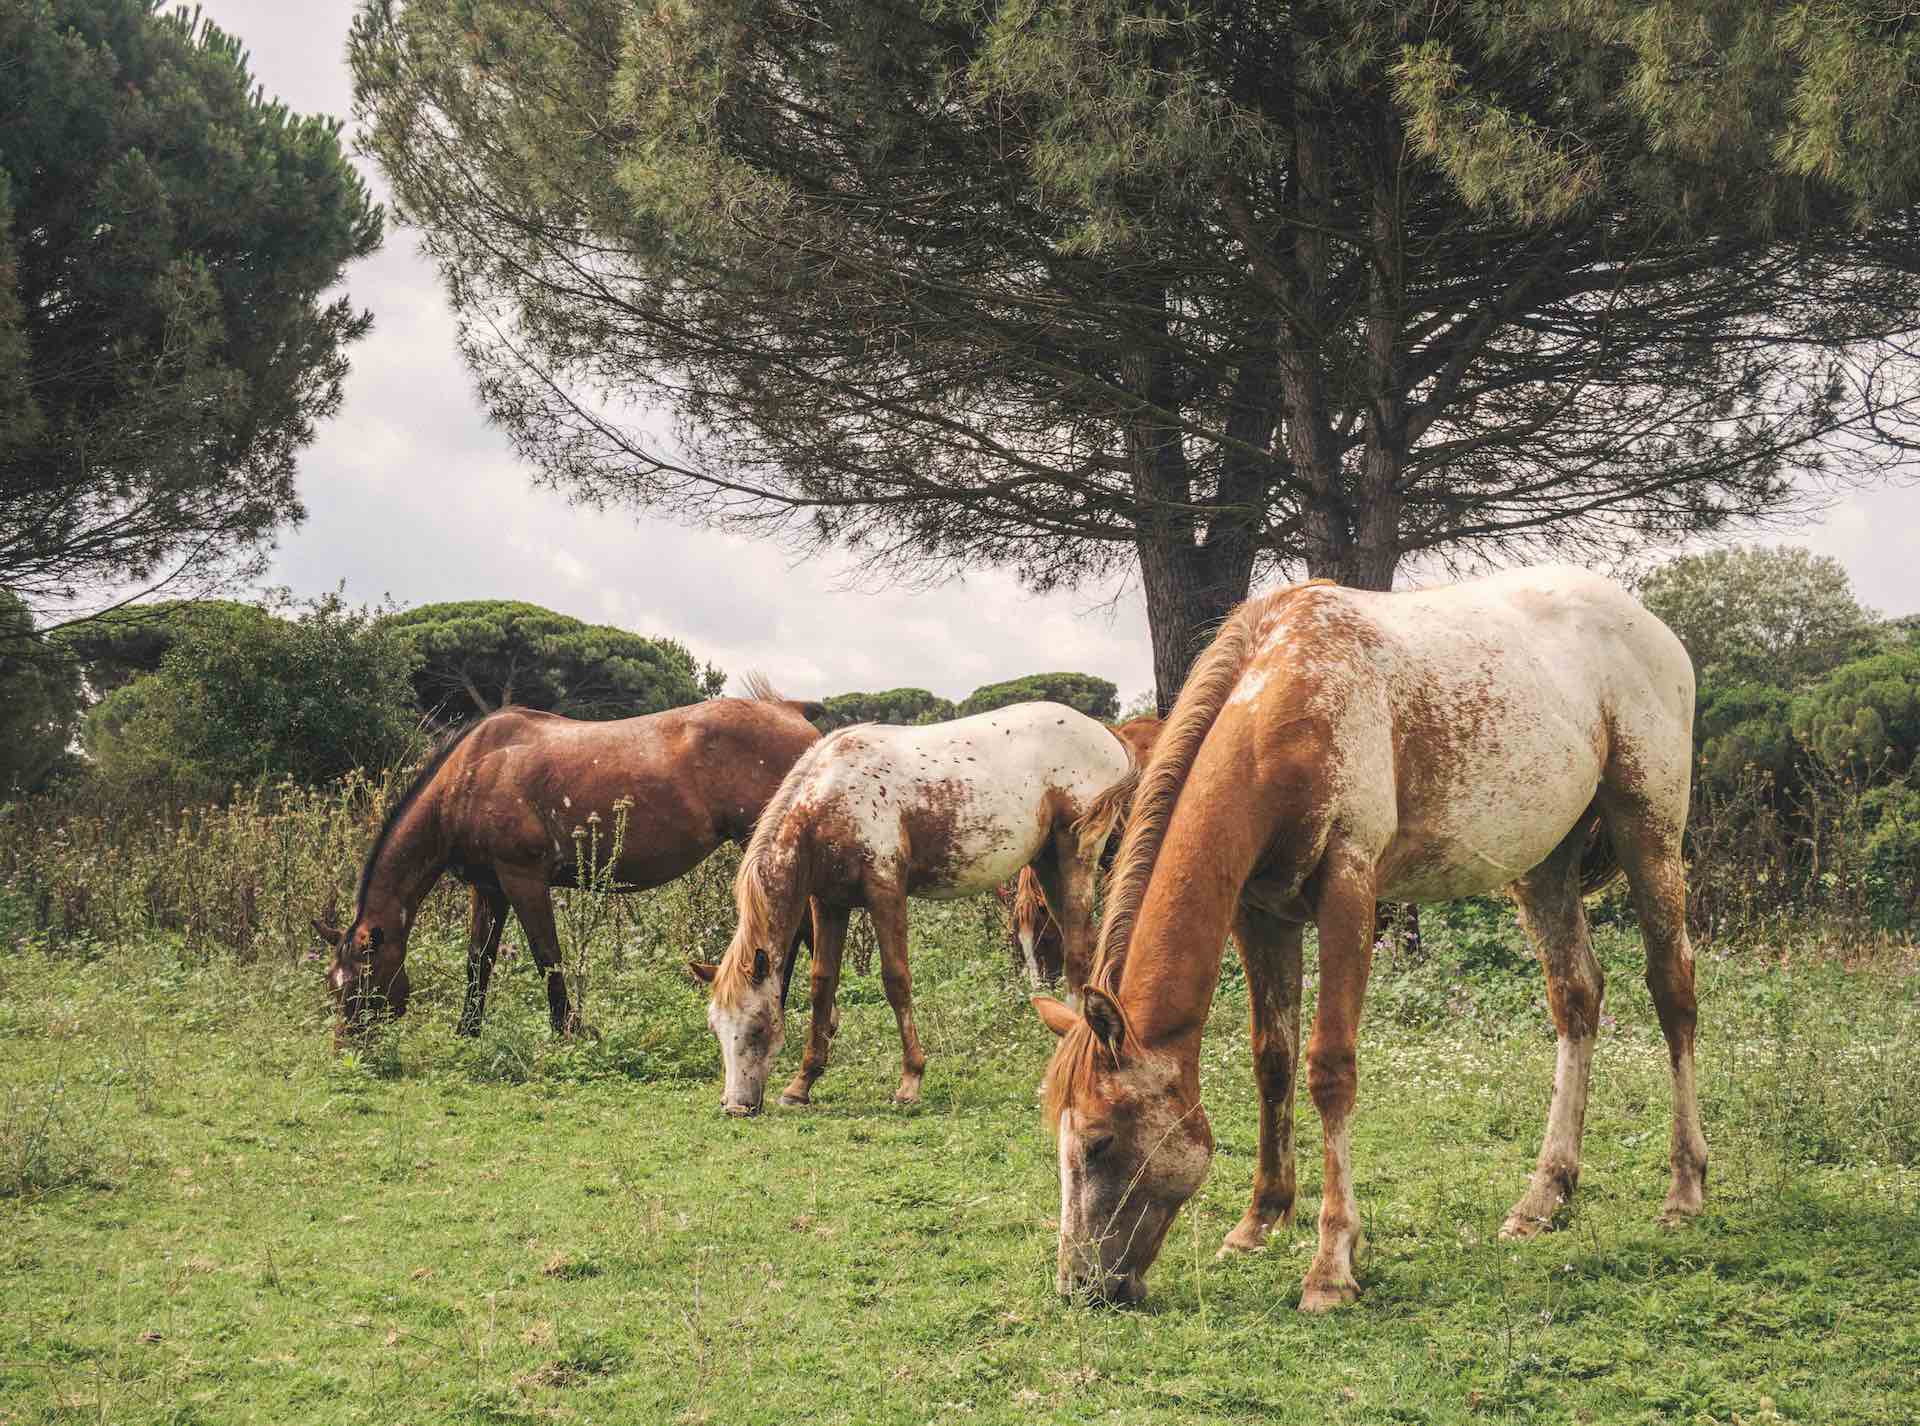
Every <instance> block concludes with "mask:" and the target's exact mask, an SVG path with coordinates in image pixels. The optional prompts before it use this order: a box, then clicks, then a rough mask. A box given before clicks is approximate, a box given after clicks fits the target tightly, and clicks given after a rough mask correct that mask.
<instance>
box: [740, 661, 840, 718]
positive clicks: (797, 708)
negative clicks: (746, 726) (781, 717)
mask: <svg viewBox="0 0 1920 1426" xmlns="http://www.w3.org/2000/svg"><path fill="white" fill-rule="evenodd" d="M745 682H746V685H747V697H749V698H751V699H752V700H753V701H754V702H756V703H784V704H786V705H787V707H789V708H791V709H793V711H794V712H796V713H798V714H799V715H800V716H801V717H802V718H805V719H806V720H807V721H808V722H812V721H813V720H814V719H815V718H824V717H826V716H827V705H826V704H824V703H815V702H813V701H812V700H811V699H805V698H782V697H781V696H780V695H779V694H778V693H776V692H775V691H774V687H773V684H772V683H771V682H770V681H769V680H768V678H767V676H766V675H765V674H764V673H761V672H759V671H758V670H756V671H754V672H752V673H749V674H747V675H746V678H745Z"/></svg>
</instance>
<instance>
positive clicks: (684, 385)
mask: <svg viewBox="0 0 1920 1426" xmlns="http://www.w3.org/2000/svg"><path fill="white" fill-rule="evenodd" d="M1701 4H1702V6H1703V7H1704V8H1706V9H1708V10H1710V11H1713V12H1714V15H1713V18H1714V19H1715V20H1716V21H1717V22H1718V21H1720V20H1721V18H1722V17H1721V16H1720V15H1719V11H1720V10H1721V9H1729V10H1732V9H1737V8H1738V7H1717V6H1713V5H1708V4H1706V0H1701ZM1580 8H1581V11H1582V18H1581V20H1580V22H1579V23H1578V24H1575V23H1573V22H1570V21H1567V20H1564V19H1562V18H1561V17H1562V16H1563V14H1565V13H1566V11H1567V7H1565V6H1562V5H1556V4H1545V3H1541V4H1519V5H1504V4H1503V5H1490V6H1440V7H1434V6H1414V5H1381V4H1377V3H1372V0H1324V3H1315V4H1310V5H1291V6H1245V5H1226V4H1212V3H1203V4H1196V5H1191V6H1186V7H1173V8H1171V9H1170V8H1168V7H1165V6H1161V5H1157V4H1153V5H1150V4H1145V3H1131V0H1040V3H1017V4H1015V3H1004V4H1003V3H997V0H996V2H995V3H979V4H953V3H947V0H925V3H915V0H892V2H891V3H888V4H886V5H885V6H883V7H881V8H880V9H879V10H876V8H875V7H874V6H873V5H872V4H870V3H868V0H826V3H804V4H802V3H795V0H686V3H680V4H675V5H670V6H640V7H635V6H632V5H629V4H626V3H624V0H569V3H568V4H566V5H564V6H561V7H552V6H541V7H529V6H526V5H523V4H519V3H515V0H371V2H370V3H369V4H367V5H366V6H365V7H364V9H363V10H362V12H361V16H360V19H359V21H358V22H357V23H356V26H355V29H354V35H353V40H352V47H351V53H352V61H353V65H354V71H355V80H356V102H357V106H358V112H359V113H360V114H361V115H362V116H363V117H364V118H365V120H366V122H367V134H368V140H367V141H368V144H369V147H370V149H371V151H372V152H373V154H374V155H375V157H376V158H377V159H378V161H379V162H380V164H381V165H382V167H383V169H384V170H385V172H386V173H387V175H388V177H389V179H390V180H391V182H392V183H393V185H394V190H395V192H396V194H397V195H398V196H399V199H400V202H401V203H402V205H403V207H404V211H405V212H406V214H407V217H408V219H409V221H411V222H413V223H415V224H417V225H418V226H419V228H420V230H421V233H422V238H423V241H424V243H425V245H426V248H427V250H428V252H429V253H430V254H431V255H432V256H433V258H434V259H435V260H436V261H437V262H438V264H439V266H440V268H441V272H442V275H443V279H444V281H445V283H446V285H447V289H448V291H449V294H450V296H451V297H452V299H453V302H454V304H455V305H456V307H457V308H459V309H460V310H461V311H462V312H463V313H465V314H468V315H469V317H470V318H471V319H472V320H470V321H469V322H468V323H467V324H466V326H465V329H464V331H465V338H466V340H465V354H466V356H467V358H468V361H469V362H470V364H471V365H472V367H473V369H474V371H475V373H476V376H477V379H478V383H479V389H480V393H481V396H482V398H483V400H484V401H485V403H486V405H487V407H488V409H489V411H490V412H491V414H492V415H493V416H494V417H495V419H497V420H498V421H499V422H500V423H501V424H502V426H503V427H504V428H505V429H506V430H507V431H509V432H510V433H511V434H512V436H513V437H514V439H515V441H516V443H517V444H518V446H519V448H520V449H521V451H522V452H523V453H524V454H525V455H527V456H529V457H530V458H532V459H533V460H535V461H536V462H538V464H539V465H540V466H541V468H542V469H543V471H544V472H545V473H546V474H547V476H548V478H550V479H551V480H553V481H554V482H556V483H557V484H560V485H562V486H565V487H567V488H569V489H571V490H573V491H575V492H577V493H578V494H580V495H582V496H584V497H585V498H588V499H594V500H614V501H635V502H641V503H649V504H668V505H671V506H672V507H673V508H675V509H676V510H678V511H680V512H682V513H685V512H688V511H691V512H694V513H696V514H705V515H707V516H709V517H711V518H713V519H723V520H725V519H744V520H748V521H753V520H761V521H774V522H783V523H787V524H788V528H790V529H791V530H793V531H794V532H795V533H798V534H803V535H804V536H806V537H810V538H813V539H816V540H820V541H842V540H844V541H848V542H852V543H854V544H856V546H857V547H858V548H860V549H861V550H863V551H864V552H865V553H866V554H867V555H868V556H869V557H870V558H872V559H874V560H877V561H879V562H882V563H889V562H890V563H891V564H892V566H893V567H894V568H896V569H901V570H905V571H908V572H910V573H911V575H913V576H914V577H925V576H926V575H927V574H928V572H929V570H931V571H933V572H934V573H938V572H941V571H943V570H950V569H953V568H959V567H965V566H968V565H971V564H974V563H977V562H982V561H998V562H1004V563H1008V564H1011V565H1014V566H1016V567H1017V568H1018V569H1019V570H1020V571H1021V573H1022V574H1023V575H1024V576H1025V577H1026V578H1027V579H1028V580H1029V581H1031V582H1033V583H1035V584H1038V585H1043V586H1044V585H1052V584H1066V583H1072V582H1074V581H1077V580H1082V579H1086V578H1091V577H1098V576H1103V575H1107V574H1110V573H1112V572H1114V571H1115V570H1117V569H1119V568H1121V567H1122V566H1123V565H1125V564H1127V563H1130V562H1132V561H1135V560H1137V561H1138V563H1139V570H1140V574H1141V578H1142V583H1143V587H1144V589H1145V593H1146V598H1147V604H1148V611H1149V617H1150V624H1151V628H1152V635H1153V640H1154V655H1155V672H1156V677H1157V681H1158V684H1159V693H1160V696H1161V701H1162V702H1163V703H1164V702H1165V701H1167V700H1168V699H1170V698H1171V696H1172V692H1173V690H1174V689H1176V688H1177V687H1178V685H1179V683H1180V681H1181V679H1182V677H1183V676H1184V673H1185V670H1186V666H1187V663H1188V661H1189V660H1190V658H1191V657H1192V654H1193V652H1194V650H1195V647H1196V646H1197V644H1198V642H1199V641H1200V640H1201V639H1202V638H1203V637H1204V631H1205V629H1206V628H1207V627H1208V626H1209V625H1210V623H1211V622H1212V621H1213V620H1216V619H1217V618H1219V617H1220V616H1221V615H1222V614H1224V613H1225V612H1226V610H1227V609H1228V608H1229V607H1230V606H1231V605H1232V604H1234V603H1235V602H1237V601H1238V600H1239V599H1240V598H1242V597H1244V595H1245V594H1246V592H1247V590H1248V588H1249V585H1250V582H1251V581H1252V580H1253V579H1254V578H1256V577H1258V576H1260V575H1262V574H1268V575H1271V574H1278V573H1286V574H1297V573H1299V572H1300V571H1301V570H1303V569H1304V570H1305V571H1306V572H1308V573H1311V574H1315V575H1328V576H1333V577H1336V578H1338V579H1340V580H1342V581H1343V582H1347V583H1354V584H1359V585H1362V586H1365V587H1370V588H1386V587H1388V586H1389V585H1390V584H1391V582H1392V579H1393V576H1394V573H1395V571H1396V570H1397V569H1398V568H1399V566H1400V563H1401V561H1402V560H1403V559H1404V558H1406V557H1407V556H1409V555H1416V554H1418V555H1424V556H1426V557H1427V558H1428V559H1429V560H1430V561H1437V562H1439V563H1442V564H1449V563H1450V564H1456V565H1472V564H1475V563H1477V562H1481V561H1485V560H1489V559H1493V558H1508V557H1512V556H1514V555H1517V554H1529V553H1539V552H1554V551H1571V552H1573V553H1574V554H1576V555H1580V556H1588V555H1591V554H1592V553H1593V552H1594V551H1595V550H1616V551H1617V550H1622V549H1626V550H1632V549H1637V548H1639V547H1641V546H1642V545H1643V544H1644V542H1645V541H1646V540H1647V539H1648V538H1653V539H1657V540H1667V539H1677V538H1686V537H1691V536H1694V535H1696V534H1698V533H1700V532H1703V531H1708V530H1714V529H1719V528H1723V527H1725V526H1727V525H1728V524H1729V523H1731V522H1735V521H1738V520H1740V519H1742V518H1744V517H1749V516H1753V515H1756V514H1768V513H1774V514H1777V513H1781V512H1783V511H1790V510H1792V509H1794V508H1796V506H1797V504H1798V503H1799V500H1800V497H1799V495H1798V493H1797V490H1796V486H1795V481H1794V478H1795V476H1797V475H1799V474H1802V473H1804V472H1808V471H1814V470H1818V471H1820V472H1821V473H1822V474H1823V475H1826V476H1828V477H1840V476H1845V475H1848V474H1852V475H1862V476H1864V475H1867V474H1872V473H1875V472H1877V471H1878V470H1879V469H1880V468H1881V467H1882V466H1883V465H1884V464H1886V463H1887V461H1888V460H1889V459H1890V457H1889V456H1888V454H1887V448H1886V446H1884V445H1878V446H1876V445H1872V444H1869V443H1865V442H1852V441H1848V440H1846V439H1843V438H1842V433H1843V432H1844V431H1845V430H1846V429H1847V428H1848V427H1849V426H1850V425H1856V424H1858V423H1860V422H1862V421H1863V420H1864V419H1865V418H1866V416H1867V415H1868V414H1869V413H1870V414H1871V415H1872V416H1873V417H1874V418H1875V419H1876V420H1877V422H1878V428H1879V429H1880V430H1882V431H1888V432H1892V431H1896V430H1897V429H1898V428H1899V427H1900V425H1901V412H1900V410H1899V407H1900V406H1901V403H1902V401H1903V400H1904V399H1905V397H1906V396H1907V395H1909V394H1910V393H1907V392H1905V391H1904V389H1903V388H1902V387H1901V385H1900V383H1901V381H1902V380H1903V379H1904V376H1903V373H1904V372H1905V367H1904V366H1902V365H1901V364H1900V363H1899V362H1897V361H1896V362H1893V363H1890V364H1882V363H1881V362H1879V361H1878V358H1879V357H1881V356H1883V355H1887V354H1889V351H1888V347H1887V345H1886V344H1888V343H1890V342H1892V341H1894V340H1895V339H1896V337H1897V334H1898V333H1899V332H1900V331H1901V329H1903V327H1904V326H1905V325H1906V324H1907V319H1906V316H1905V314H1906V313H1909V312H1911V311H1912V310H1914V309H1915V308H1916V307H1917V306H1920V296H1917V295H1916V289H1917V288H1920V283H1916V280H1915V276H1914V270H1913V268H1912V267H1910V266H1909V263H1908V260H1909V258H1910V257H1911V253H1910V251H1908V250H1907V248H1906V247H1904V246H1903V241H1904V238H1905V230H1904V228H1902V227H1901V226H1900V225H1898V224H1890V225H1888V230H1886V231H1882V230H1880V229H1874V230H1872V231H1869V232H1866V233H1863V232H1862V231H1861V229H1860V228H1859V227H1858V225H1857V224H1856V223H1855V222H1854V217H1855V213H1854V209H1853V203H1852V201H1851V198H1850V196H1849V195H1848V194H1847V193H1846V192H1845V191H1844V190H1842V189H1836V188H1834V187H1833V186H1831V185H1830V184H1828V183H1827V182H1826V181H1825V179H1824V177H1823V173H1822V170H1821V169H1820V168H1819V167H1818V166H1817V165H1816V166H1814V167H1812V168H1807V167H1805V166H1804V165H1801V166H1788V167H1786V168H1783V167H1782V166H1781V165H1780V164H1778V163H1776V162H1775V161H1774V159H1773V156H1772V153H1771V150H1770V147H1769V144H1770V141H1771V135H1770V133H1769V132H1762V129H1763V128H1764V126H1763V125H1762V126H1758V127H1756V126H1749V127H1748V128H1746V129H1738V130H1737V131H1735V132H1729V133H1728V134H1727V135H1725V136H1724V139H1723V141H1722V142H1721V143H1719V144H1718V145H1716V146H1702V147H1701V148H1700V149H1699V150H1698V151H1697V152H1696V151H1693V150H1689V151H1688V152H1687V153H1686V155H1685V157H1684V158H1676V157H1675V155H1674V154H1673V152H1672V151H1671V148H1670V139H1671V137H1672V135H1673V133H1677V132H1678V131H1679V130H1680V128H1681V127H1682V125H1681V123H1680V120H1679V119H1678V118H1677V117H1670V116H1668V117H1657V118H1656V117H1653V110H1652V108H1648V109H1646V110H1644V111H1642V110H1636V108H1635V107H1634V103H1633V101H1632V98H1631V96H1629V95H1627V94H1625V93H1623V86H1625V85H1627V84H1628V83H1629V82H1630V81H1631V79H1632V77H1633V76H1634V75H1635V74H1636V72H1637V71H1636V65H1638V64H1640V63H1641V62H1642V60H1643V59H1644V60H1645V62H1646V63H1647V64H1651V63H1652V59H1653V57H1654V51H1655V49H1656V47H1657V42H1658V41H1659V40H1660V38H1661V36H1660V34H1659V33H1658V32H1657V31H1655V30H1650V31H1649V32H1648V33H1646V34H1642V33H1640V32H1638V31H1632V32H1630V31H1629V29H1628V28H1627V26H1626V25H1625V21H1624V19H1623V20H1622V22H1621V23H1620V24H1618V25H1612V26H1611V27H1610V28H1605V29H1604V33H1603V34H1602V40H1603V42H1600V43H1596V42H1594V38H1593V33H1590V32H1592V31H1594V30H1595V27H1597V26H1601V25H1602V24H1603V21H1602V20H1594V21H1593V22H1592V24H1589V23H1588V16H1587V13H1586V12H1587V9H1588V7H1580ZM1591 8H1592V9H1593V10H1594V11H1596V12H1599V13H1600V14H1601V15H1602V16H1603V17H1604V19H1605V20H1607V21H1610V20H1611V19H1612V17H1614V16H1615V15H1617V14H1619V13H1620V12H1622V11H1628V12H1634V11H1638V10H1640V9H1641V8H1642V7H1640V6H1638V5H1631V4H1627V3H1626V0H1621V3H1619V4H1605V3H1603V4H1600V5H1598V6H1595V7H1591ZM1653 8H1655V9H1657V8H1659V7H1653ZM1728 25H1732V26H1733V28H1735V29H1737V30H1738V31H1739V35H1740V37H1741V39H1742V40H1743V42H1745V43H1747V44H1749V45H1750V46H1757V47H1760V48H1762V49H1764V50H1765V54H1764V55H1763V56H1762V59H1763V61H1764V62H1766V63H1775V62H1776V61H1780V59H1781V56H1782V55H1783V54H1784V53H1785V51H1786V50H1787V49H1789V48H1790V47H1791V45H1792V43H1793V41H1792V40H1791V39H1790V38H1789V33H1790V32H1789V31H1788V30H1786V29H1782V30H1781V31H1779V32H1777V33H1776V32H1775V31H1774V30H1771V29H1767V28H1765V27H1763V26H1760V25H1759V22H1757V21H1756V22H1754V23H1751V24H1746V25H1744V26H1742V25H1738V24H1734V22H1732V21H1726V22H1724V23H1716V24H1715V25H1713V26H1709V27H1708V29H1707V33H1708V34H1710V35H1716V36H1717V35H1718V34H1719V33H1720V32H1721V30H1723V29H1725V28H1727V27H1728ZM1583 26H1585V27H1586V28H1582V27H1583ZM1709 48H1710V47H1709ZM1715 58H1716V57H1715V56H1714V55H1713V54H1711V53H1710V54H1709V55H1708V57H1707V59H1708V61H1709V62H1711V61H1713V60H1714V59H1715ZM1678 87H1679V88H1681V89H1682V90H1683V91H1684V86H1678ZM1768 92H1770V93H1771V92H1777V90H1775V91H1768ZM1732 112H1738V113H1742V114H1744V113H1745V112H1747V111H1746V109H1745V108H1744V107H1743V108H1741V109H1740V110H1738V111H1732ZM1730 128H1737V126H1730ZM1516 216H1517V221H1516ZM483 314H484V315H483ZM1783 333H1786V334H1790V337H1791V340H1788V341H1783V340H1782V334H1783ZM603 398H611V399H603ZM633 405H641V406H647V407H649V408H654V409H658V408H662V407H665V408H669V409H672V410H673V411H675V412H676V413H677V415H678V416H679V417H680V429H679V430H678V431H677V432H676V439H675V441H674V442H673V443H672V454H668V453H667V451H666V448H665V447H664V445H663V443H661V442H659V441H657V440H655V439H653V438H651V436H650V435H648V434H645V433H642V432H640V431H638V430H634V429H630V428H628V427H626V426H624V425H623V424H621V422H620V421H619V420H618V419H617V418H616V417H615V416H614V415H613V414H611V413H612V412H614V411H617V410H618V409H620V408H621V407H622V406H633Z"/></svg>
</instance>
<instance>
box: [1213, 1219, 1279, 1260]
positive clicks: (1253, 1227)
mask: <svg viewBox="0 0 1920 1426" xmlns="http://www.w3.org/2000/svg"><path fill="white" fill-rule="evenodd" d="M1272 1231H1273V1230H1272V1229H1271V1228H1270V1227H1267V1226H1265V1225H1263V1224H1260V1223H1252V1224H1248V1223H1242V1224H1240V1226H1239V1227H1237V1228H1235V1229H1234V1230H1233V1231H1232V1232H1231V1233H1229V1234H1227V1236H1226V1238H1225V1239H1224V1240H1222V1242H1221V1244H1220V1251H1219V1252H1217V1253H1215V1254H1214V1255H1213V1258H1214V1261H1215V1262H1221V1261H1224V1260H1225V1259H1227V1258H1231V1257H1236V1256H1238V1255H1239V1254H1241V1253H1257V1252H1260V1251H1261V1250H1262V1249H1264V1248H1265V1247H1266V1246H1267V1236H1268V1234H1270V1233H1271V1232H1272Z"/></svg>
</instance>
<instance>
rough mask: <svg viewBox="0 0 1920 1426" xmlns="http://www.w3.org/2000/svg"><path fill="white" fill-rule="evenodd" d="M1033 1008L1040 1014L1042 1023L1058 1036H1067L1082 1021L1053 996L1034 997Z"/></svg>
mask: <svg viewBox="0 0 1920 1426" xmlns="http://www.w3.org/2000/svg"><path fill="white" fill-rule="evenodd" d="M1033 1008H1034V1009H1035V1010H1037V1011H1039V1012H1040V1023H1041V1024H1043V1025H1045V1026H1046V1027H1047V1028H1048V1029H1049V1030H1051V1031H1053V1033H1054V1034H1056V1035H1065V1034H1066V1033H1067V1031H1069V1030H1071V1029H1072V1028H1073V1027H1074V1025H1075V1024H1076V1023H1077V1022H1078V1021H1079V1019H1080V1017H1079V1016H1078V1015H1075V1014H1074V1013H1073V1011H1072V1010H1070V1009H1068V1008H1067V1007H1066V1006H1064V1005H1062V1004H1061V1003H1060V1002H1059V1001H1057V1000H1055V999H1054V998H1053V997H1052V996H1051V995H1036V996H1034V997H1033Z"/></svg>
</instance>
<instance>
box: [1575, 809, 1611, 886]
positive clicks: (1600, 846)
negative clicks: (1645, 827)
mask: <svg viewBox="0 0 1920 1426" xmlns="http://www.w3.org/2000/svg"><path fill="white" fill-rule="evenodd" d="M1586 827H1587V847H1586V850H1585V851H1583V852H1582V853H1581V854H1580V894H1581V895H1582V896H1592V895H1593V894H1594V893H1595V892H1598V891H1605V890H1606V889H1607V888H1608V887H1609V886H1611V885H1612V884H1613V881H1614V878H1616V877H1617V876H1619V875H1620V858H1619V855H1618V854H1617V853H1616V852H1615V851H1614V849H1613V838H1612V837H1611V836H1609V835H1608V834H1607V824H1606V820H1605V819H1604V818H1603V817H1601V816H1600V813H1599V812H1598V810H1597V809H1589V810H1588V812H1587V817H1586Z"/></svg>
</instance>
